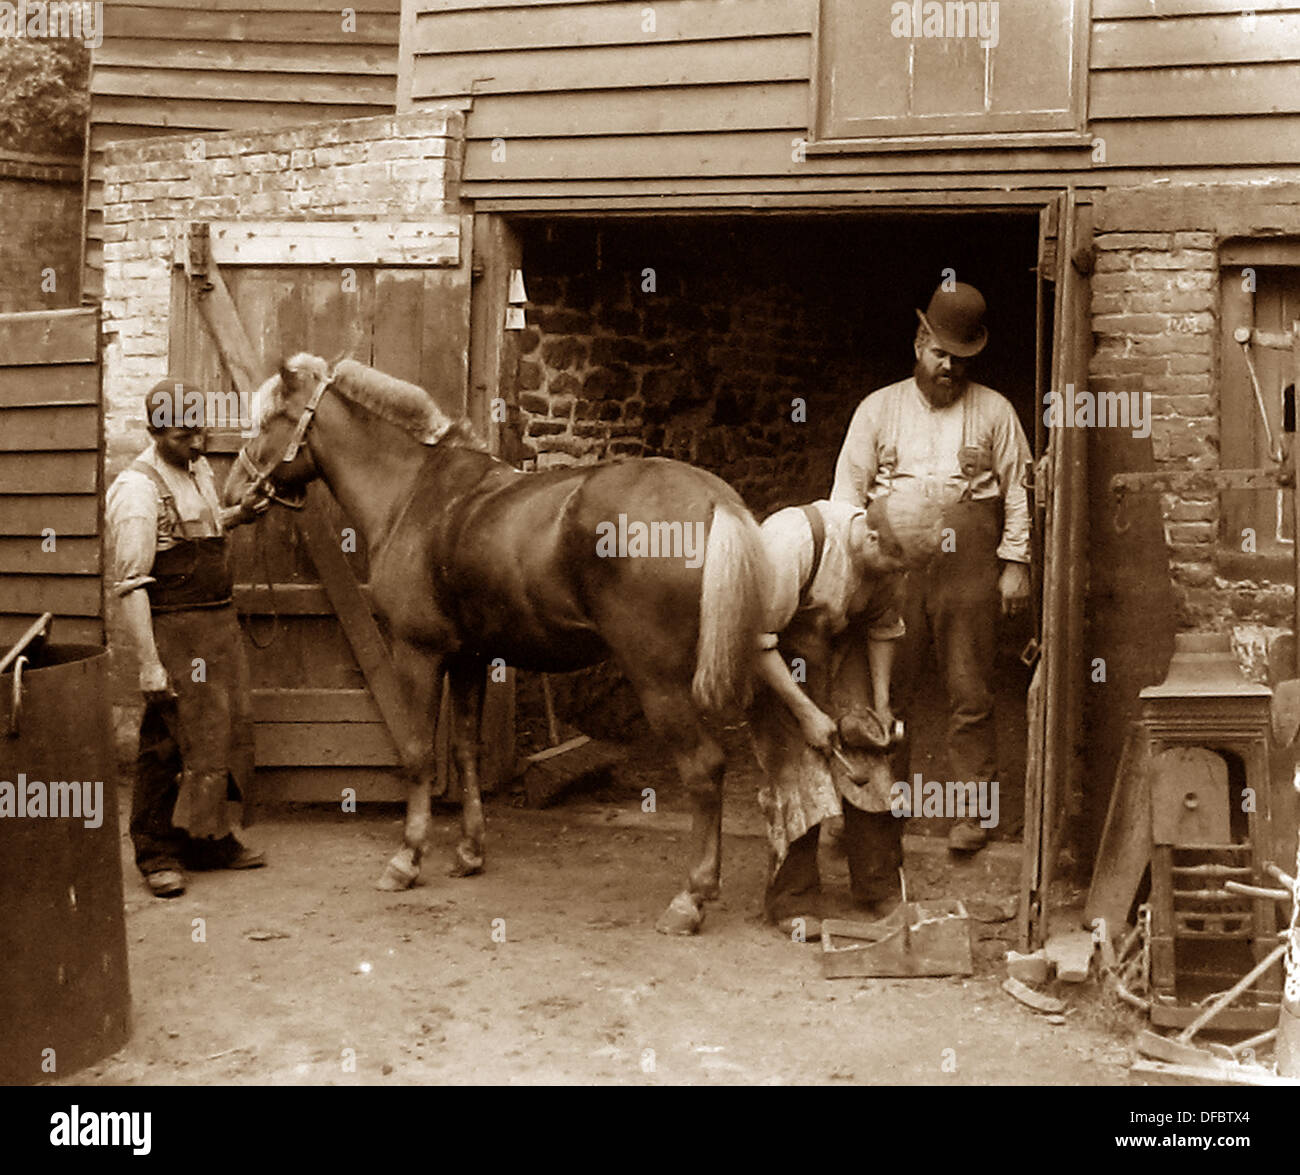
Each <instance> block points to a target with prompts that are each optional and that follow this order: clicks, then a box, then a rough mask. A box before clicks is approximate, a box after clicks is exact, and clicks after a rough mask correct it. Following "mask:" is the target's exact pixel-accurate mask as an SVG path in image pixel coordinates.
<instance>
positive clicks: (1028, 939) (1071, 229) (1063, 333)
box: [1019, 190, 1092, 950]
mask: <svg viewBox="0 0 1300 1175" xmlns="http://www.w3.org/2000/svg"><path fill="white" fill-rule="evenodd" d="M1091 225H1092V209H1091V207H1090V206H1080V205H1079V204H1078V203H1077V202H1076V200H1075V195H1074V192H1073V190H1071V191H1069V192H1066V193H1064V194H1062V195H1061V196H1059V197H1057V198H1056V199H1055V200H1054V201H1053V202H1052V203H1051V204H1050V205H1049V206H1048V207H1047V208H1045V209H1044V211H1043V213H1042V222H1041V232H1040V235H1039V259H1038V274H1039V282H1040V285H1043V288H1044V291H1045V294H1046V301H1047V303H1048V304H1050V306H1051V317H1050V319H1049V318H1048V317H1047V315H1046V314H1043V315H1041V316H1040V324H1039V329H1040V333H1041V334H1042V335H1043V338H1042V340H1041V342H1042V344H1043V345H1044V348H1043V349H1044V353H1045V354H1048V355H1050V360H1049V362H1048V363H1047V364H1046V365H1045V368H1044V379H1043V383H1044V384H1045V385H1046V386H1045V387H1044V388H1042V389H1040V392H1041V391H1046V390H1047V389H1048V388H1050V390H1051V391H1052V392H1053V393H1054V394H1055V395H1057V396H1058V397H1066V396H1071V395H1073V393H1074V390H1075V389H1079V390H1080V391H1084V390H1086V389H1087V387H1088V359H1089V353H1090V347H1091V338H1092V336H1091V319H1090V304H1089V294H1088V282H1087V277H1086V276H1085V274H1084V273H1083V272H1081V265H1082V268H1083V269H1086V268H1087V267H1086V264H1083V257H1084V255H1086V253H1087V247H1088V246H1089V245H1090V244H1091V239H1092V228H1091ZM1049 329H1050V351H1048V350H1047V349H1046V346H1045V344H1046V343H1047V338H1048V337H1049V336H1048V334H1047V332H1048V331H1049ZM1040 404H1041V400H1040ZM1087 490H1088V486H1087V430H1085V429H1082V428H1053V429H1051V430H1050V431H1049V433H1048V435H1047V436H1046V453H1045V455H1044V456H1043V457H1042V459H1041V460H1039V462H1038V471H1037V476H1036V478H1035V512H1036V517H1035V524H1036V526H1037V527H1038V528H1039V529H1040V530H1041V534H1042V542H1041V547H1040V548H1038V549H1040V550H1041V552H1042V570H1041V576H1042V619H1041V632H1042V636H1041V655H1040V657H1039V660H1038V663H1037V665H1036V666H1035V669H1034V676H1033V680H1032V681H1031V683H1030V686H1029V699H1028V707H1029V747H1028V760H1027V766H1026V772H1025V775H1026V779H1025V830H1024V856H1023V863H1022V873H1021V895H1020V914H1019V937H1020V942H1021V949H1022V950H1023V949H1027V948H1028V947H1029V946H1036V945H1037V944H1039V943H1041V942H1042V941H1044V940H1045V938H1046V937H1047V933H1048V926H1047V894H1048V889H1049V887H1050V885H1051V882H1052V878H1053V876H1054V874H1055V871H1056V861H1057V855H1058V853H1059V851H1060V849H1061V846H1062V844H1063V843H1064V842H1065V841H1066V840H1067V839H1068V835H1067V833H1068V821H1069V820H1070V818H1071V817H1072V816H1077V815H1078V813H1079V809H1080V803H1079V800H1080V796H1081V790H1082V758H1081V751H1082V739H1083V721H1082V720H1083V690H1084V683H1085V680H1086V679H1085V676H1084V674H1085V669H1086V666H1085V657H1084V598H1085V593H1086V590H1087V557H1086V554H1085V552H1086V551H1087V542H1088V529H1087V528H1088V512H1087V502H1088V493H1087ZM1035 545H1036V547H1038V544H1037V543H1036V544H1035Z"/></svg>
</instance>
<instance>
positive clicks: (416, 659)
mask: <svg viewBox="0 0 1300 1175" xmlns="http://www.w3.org/2000/svg"><path fill="white" fill-rule="evenodd" d="M393 664H394V668H395V669H396V670H397V673H398V676H399V678H400V679H401V683H402V685H403V687H404V690H403V692H404V693H405V694H406V697H407V700H408V704H409V706H410V710H411V719H412V723H413V726H414V729H412V730H411V731H410V732H409V733H408V735H407V738H406V740H405V745H403V746H402V747H401V748H399V749H400V750H401V752H402V758H403V760H404V761H405V762H406V763H407V764H409V765H410V766H408V767H407V769H406V774H407V792H406V826H405V828H404V830H403V833H402V847H401V848H400V849H398V850H397V852H396V853H395V854H394V855H393V858H392V860H390V861H389V862H388V864H387V865H386V866H385V868H384V872H383V873H382V874H381V875H380V878H379V881H378V883H377V886H378V888H379V889H382V890H401V889H409V888H410V887H411V886H412V885H414V884H415V880H416V878H418V877H419V876H420V860H421V858H422V857H423V856H424V848H425V844H426V842H427V841H428V839H429V819H430V813H429V798H430V795H431V793H432V790H433V776H434V772H435V770H436V766H435V760H434V727H435V725H436V723H437V720H438V704H439V702H440V701H441V698H442V658H441V657H438V656H435V655H431V654H429V653H427V652H425V651H424V650H423V649H420V648H417V647H416V646H414V645H411V644H409V643H407V642H406V641H400V640H399V641H395V642H394V646H393Z"/></svg>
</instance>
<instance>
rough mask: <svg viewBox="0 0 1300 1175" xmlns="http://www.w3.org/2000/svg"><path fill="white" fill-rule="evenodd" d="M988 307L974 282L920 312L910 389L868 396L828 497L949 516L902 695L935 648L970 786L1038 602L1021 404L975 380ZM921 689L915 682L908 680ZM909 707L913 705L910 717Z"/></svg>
mask: <svg viewBox="0 0 1300 1175" xmlns="http://www.w3.org/2000/svg"><path fill="white" fill-rule="evenodd" d="M984 311H985V304H984V298H983V296H982V295H981V294H980V292H979V291H978V290H977V289H975V287H974V286H971V285H967V284H966V283H965V282H945V283H943V284H942V285H940V287H939V288H938V289H937V290H935V292H934V296H933V297H932V298H931V299H930V304H929V306H928V307H927V308H926V310H925V312H924V313H922V312H921V311H920V310H918V311H917V312H916V313H917V317H918V318H919V320H920V324H919V326H918V329H917V332H916V339H915V342H914V344H913V349H914V351H915V354H916V367H915V369H914V371H913V374H912V376H911V378H909V379H905V380H902V381H900V382H899V383H895V384H891V385H890V386H888V387H885V388H880V389H878V390H877V391H874V392H872V393H871V394H870V395H868V396H867V397H866V398H865V399H864V400H863V401H862V403H861V404H859V405H858V408H857V411H856V412H855V413H854V414H853V419H852V421H851V422H850V424H849V430H848V434H847V435H846V437H845V438H844V445H843V447H842V448H841V450H840V455H839V460H838V461H837V463H836V466H835V484H834V487H833V488H832V490H831V498H832V500H834V501H838V502H849V503H852V504H854V505H857V506H863V505H867V504H869V503H870V502H871V501H873V500H874V499H876V498H877V497H879V496H881V495H883V494H887V493H889V492H890V491H891V490H897V489H901V488H903V487H909V488H910V489H911V490H912V491H913V492H919V493H921V494H923V495H924V496H925V497H927V498H929V499H931V500H933V501H934V502H936V503H937V504H938V505H939V506H940V507H941V508H942V511H943V525H944V527H945V528H946V529H945V541H944V542H943V543H942V544H941V546H940V549H939V554H938V556H937V557H936V558H935V559H933V560H932V561H931V563H930V564H929V565H928V566H927V567H926V568H925V569H924V570H922V571H919V572H914V573H913V574H912V575H911V576H910V577H909V582H908V584H907V587H906V589H905V591H904V592H903V593H902V598H903V600H904V610H903V618H904V620H905V622H906V626H907V637H906V646H905V648H904V649H903V651H902V652H901V654H900V668H905V667H906V669H910V673H909V672H907V671H906V669H905V672H904V674H903V681H902V682H901V683H900V685H901V686H902V689H901V690H900V694H901V696H902V698H904V699H905V698H906V697H907V695H908V693H909V692H910V691H911V690H914V688H915V680H916V676H917V674H916V667H917V665H918V662H919V656H920V654H921V653H922V652H924V649H925V646H926V644H927V643H930V642H932V644H933V648H934V651H935V654H936V658H937V661H938V666H939V671H940V674H941V676H942V679H943V683H944V687H945V690H946V694H947V710H948V734H947V755H948V767H949V770H950V771H951V772H952V773H953V774H952V778H953V779H956V780H960V781H963V782H976V783H978V782H980V781H990V782H991V781H992V780H993V779H994V775H995V771H996V753H997V752H996V736H995V730H994V722H993V697H994V693H993V684H992V678H993V665H994V658H995V656H996V652H997V646H996V639H997V619H998V613H999V610H1000V611H1001V612H1002V613H1003V614H1004V615H1015V614H1017V613H1019V612H1021V611H1023V610H1024V608H1025V607H1026V605H1027V604H1028V600H1029V507H1028V502H1027V499H1026V494H1025V486H1024V474H1025V468H1026V466H1027V465H1028V463H1029V461H1030V460H1031V456H1030V449H1029V442H1028V440H1027V439H1026V438H1025V432H1024V429H1023V428H1022V427H1021V425H1020V420H1019V417H1017V415H1016V410H1015V409H1014V408H1013V407H1012V406H1011V403H1010V401H1008V400H1007V398H1006V397H1005V396H1003V395H1001V394H999V393H998V392H995V391H994V390H993V389H992V388H988V387H985V386H984V385H983V384H979V383H974V382H972V381H971V380H969V379H968V378H967V376H966V365H967V361H968V360H970V359H972V358H973V357H974V356H976V355H978V354H979V353H980V352H981V351H982V350H983V349H984V347H985V345H986V343H987V342H988V330H987V328H986V327H985V326H984ZM909 677H910V679H911V680H910V683H909V681H908V678H909ZM900 708H902V709H906V702H905V701H904V702H903V703H902V706H901V707H900ZM987 836H988V834H987V832H986V830H985V829H983V828H982V827H980V825H979V823H978V822H977V820H975V819H974V818H973V817H968V818H966V819H959V820H958V821H957V822H956V823H955V824H954V825H953V826H952V829H951V831H950V833H949V836H948V846H949V848H950V849H952V850H954V851H957V852H974V851H976V850H978V849H980V848H982V847H983V845H984V843H985V841H986V840H987Z"/></svg>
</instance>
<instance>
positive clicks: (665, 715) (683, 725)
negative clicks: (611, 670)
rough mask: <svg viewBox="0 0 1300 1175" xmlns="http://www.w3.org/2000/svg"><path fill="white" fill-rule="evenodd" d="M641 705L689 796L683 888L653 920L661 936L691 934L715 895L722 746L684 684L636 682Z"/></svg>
mask: <svg viewBox="0 0 1300 1175" xmlns="http://www.w3.org/2000/svg"><path fill="white" fill-rule="evenodd" d="M633 684H634V685H635V686H637V692H638V693H639V695H640V697H641V705H642V706H643V707H644V709H645V713H646V717H647V718H648V719H649V720H650V725H651V727H652V728H653V729H654V731H655V733H656V734H658V735H659V736H660V737H662V738H663V739H664V740H665V741H666V742H667V744H668V747H669V750H670V751H671V753H672V756H673V761H674V762H675V763H676V765H677V773H678V774H679V775H680V776H681V778H682V782H683V783H684V784H685V785H686V791H687V794H688V795H689V796H690V798H691V837H690V845H691V847H690V869H689V872H688V873H687V877H686V888H685V889H684V890H682V892H681V893H679V894H678V895H677V896H676V897H675V898H673V900H672V902H671V903H670V904H669V906H668V908H667V909H666V910H665V911H664V912H663V914H661V915H660V917H659V921H658V922H656V923H655V929H656V930H658V931H659V932H660V933H661V934H694V933H695V932H696V931H698V930H699V928H700V924H701V923H702V922H703V921H704V903H705V902H707V901H711V900H712V899H714V898H716V897H717V896H718V890H719V887H720V884H721V880H722V776H723V771H724V769H725V767H726V760H725V757H724V755H723V753H722V748H721V747H720V746H719V745H718V743H717V741H716V740H715V739H713V738H712V737H711V736H710V735H709V734H708V733H707V732H706V731H705V730H704V728H703V726H702V725H701V724H700V715H699V711H698V709H697V708H696V706H695V703H694V701H693V700H692V698H691V693H690V687H689V685H680V686H679V685H675V684H674V685H667V686H665V685H663V684H661V683H659V684H655V683H641V682H637V681H636V680H635V679H634V681H633Z"/></svg>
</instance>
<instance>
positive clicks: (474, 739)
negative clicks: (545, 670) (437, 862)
mask: <svg viewBox="0 0 1300 1175" xmlns="http://www.w3.org/2000/svg"><path fill="white" fill-rule="evenodd" d="M485 669H486V667H485V665H484V664H483V662H481V661H460V660H457V661H454V662H452V664H451V665H450V667H449V671H450V678H451V708H452V715H453V717H452V747H453V753H454V755H455V758H456V767H457V769H458V770H459V773H460V789H461V791H460V828H461V834H460V840H459V842H458V843H457V845H456V856H455V858H454V859H453V861H452V864H451V869H450V873H451V876H452V877H469V876H471V875H472V874H475V873H479V872H481V871H482V869H483V834H484V832H485V830H486V822H485V821H484V819H483V801H482V798H481V797H480V795H479V779H478V764H479V730H480V727H481V722H482V716H483V676H484V673H485Z"/></svg>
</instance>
